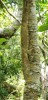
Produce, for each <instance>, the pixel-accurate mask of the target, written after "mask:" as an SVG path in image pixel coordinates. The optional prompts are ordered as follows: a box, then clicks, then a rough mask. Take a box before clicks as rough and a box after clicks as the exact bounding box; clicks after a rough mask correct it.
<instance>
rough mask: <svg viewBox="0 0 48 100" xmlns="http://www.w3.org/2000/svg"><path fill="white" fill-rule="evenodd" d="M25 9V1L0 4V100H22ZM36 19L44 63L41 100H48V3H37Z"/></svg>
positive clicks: (43, 0)
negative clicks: (22, 29) (22, 41)
mask: <svg viewBox="0 0 48 100" xmlns="http://www.w3.org/2000/svg"><path fill="white" fill-rule="evenodd" d="M22 9H23V0H0V100H23V94H24V86H25V85H24V84H25V80H24V76H23V72H22V67H23V65H22V49H21V22H22V13H21V12H22V11H23V10H22ZM20 13H21V15H19V14H20ZM36 16H37V24H38V32H37V36H38V43H39V48H40V60H41V61H40V64H41V94H40V97H39V100H48V1H47V0H36ZM16 23H17V24H16ZM18 24H19V25H18ZM11 25H13V27H12V26H11ZM11 30H12V31H11ZM6 33H7V36H6ZM25 70H26V69H25ZM44 95H45V97H46V99H45V97H44Z"/></svg>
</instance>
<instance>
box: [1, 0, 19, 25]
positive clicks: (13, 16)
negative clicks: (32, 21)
mask: <svg viewBox="0 0 48 100" xmlns="http://www.w3.org/2000/svg"><path fill="white" fill-rule="evenodd" d="M0 1H1V3H2V4H3V6H4V8H5V9H6V11H7V12H8V13H9V15H10V16H12V17H13V18H14V19H15V20H16V21H17V22H18V23H20V22H19V21H18V20H17V19H16V17H15V16H14V15H12V14H11V13H10V12H9V10H8V9H7V7H6V5H5V4H4V2H3V1H2V0H0Z"/></svg>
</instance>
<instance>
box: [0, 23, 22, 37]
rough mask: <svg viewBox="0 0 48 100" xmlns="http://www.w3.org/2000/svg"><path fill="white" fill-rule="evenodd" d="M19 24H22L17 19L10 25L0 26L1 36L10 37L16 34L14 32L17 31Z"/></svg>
mask: <svg viewBox="0 0 48 100" xmlns="http://www.w3.org/2000/svg"><path fill="white" fill-rule="evenodd" d="M19 26H20V23H18V22H16V21H15V22H13V24H12V25H11V26H9V27H6V28H0V38H10V37H12V36H14V33H15V32H16V31H17V29H18V28H19Z"/></svg>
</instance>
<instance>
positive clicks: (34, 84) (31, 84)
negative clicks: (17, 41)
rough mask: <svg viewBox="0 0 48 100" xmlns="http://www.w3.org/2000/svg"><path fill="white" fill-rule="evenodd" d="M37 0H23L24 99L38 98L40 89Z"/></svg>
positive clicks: (34, 99)
mask: <svg viewBox="0 0 48 100" xmlns="http://www.w3.org/2000/svg"><path fill="white" fill-rule="evenodd" d="M36 26H37V21H36V7H35V0H23V17H22V28H21V47H22V61H23V74H24V79H25V89H24V97H23V100H38V96H39V91H40V52H39V46H38V41H37V27H36Z"/></svg>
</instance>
